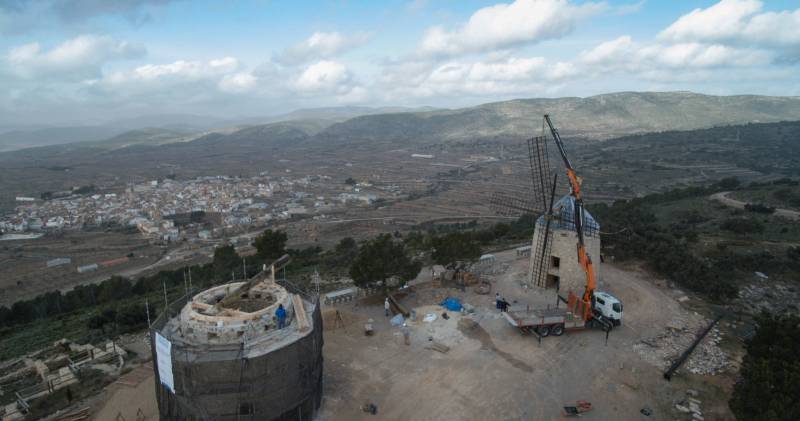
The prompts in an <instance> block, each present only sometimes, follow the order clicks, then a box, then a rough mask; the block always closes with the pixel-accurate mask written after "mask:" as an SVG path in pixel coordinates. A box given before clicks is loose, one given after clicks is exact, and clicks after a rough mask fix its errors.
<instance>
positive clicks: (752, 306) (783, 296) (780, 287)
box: [739, 281, 800, 314]
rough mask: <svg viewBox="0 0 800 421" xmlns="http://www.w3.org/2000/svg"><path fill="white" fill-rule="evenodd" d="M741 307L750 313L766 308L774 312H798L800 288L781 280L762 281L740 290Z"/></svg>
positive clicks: (756, 312)
mask: <svg viewBox="0 0 800 421" xmlns="http://www.w3.org/2000/svg"><path fill="white" fill-rule="evenodd" d="M739 298H740V300H739V302H740V308H741V309H742V310H743V311H744V312H745V313H748V314H758V313H760V312H761V311H762V310H766V311H768V312H770V313H773V314H782V313H789V312H796V311H797V307H796V305H797V304H796V303H797V301H798V299H800V290H798V289H797V288H796V287H794V286H792V285H785V284H783V283H781V282H771V281H770V282H767V281H760V282H755V283H752V284H750V285H747V286H745V287H743V288H741V289H740V290H739Z"/></svg>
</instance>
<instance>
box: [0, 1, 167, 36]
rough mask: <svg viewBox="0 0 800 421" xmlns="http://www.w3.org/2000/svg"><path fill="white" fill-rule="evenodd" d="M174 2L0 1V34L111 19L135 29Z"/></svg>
mask: <svg viewBox="0 0 800 421" xmlns="http://www.w3.org/2000/svg"><path fill="white" fill-rule="evenodd" d="M177 1H181V0H37V1H27V0H2V1H0V33H8V34H14V35H18V34H20V33H25V32H29V31H31V30H33V29H34V28H44V27H52V26H53V25H60V24H82V23H84V22H87V21H90V20H92V19H95V18H100V17H114V16H119V17H122V18H123V19H125V20H127V21H129V22H131V23H133V24H137V25H138V24H142V23H144V22H147V21H149V20H150V19H151V18H152V15H153V12H154V11H156V10H157V9H158V8H159V7H163V6H164V5H166V4H168V3H173V2H177Z"/></svg>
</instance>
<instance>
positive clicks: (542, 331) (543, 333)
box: [537, 326, 550, 338]
mask: <svg viewBox="0 0 800 421" xmlns="http://www.w3.org/2000/svg"><path fill="white" fill-rule="evenodd" d="M537 331H538V332H539V336H541V337H543V338H545V337H547V335H549V334H550V328H549V327H547V326H540V327H539V329H537Z"/></svg>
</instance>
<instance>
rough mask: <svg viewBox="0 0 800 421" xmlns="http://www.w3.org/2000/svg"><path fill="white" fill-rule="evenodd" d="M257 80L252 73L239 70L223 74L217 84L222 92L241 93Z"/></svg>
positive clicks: (251, 87) (251, 86) (250, 87)
mask: <svg viewBox="0 0 800 421" xmlns="http://www.w3.org/2000/svg"><path fill="white" fill-rule="evenodd" d="M257 82H258V79H257V78H256V77H255V76H253V74H252V73H247V72H240V73H235V74H232V75H225V76H223V77H222V79H221V80H220V81H219V83H218V84H217V86H219V89H220V90H222V91H224V92H232V93H243V92H247V91H249V90H251V89H253V88H254V87H255V86H256V83H257Z"/></svg>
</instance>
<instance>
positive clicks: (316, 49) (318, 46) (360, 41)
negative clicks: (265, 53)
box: [276, 32, 370, 65]
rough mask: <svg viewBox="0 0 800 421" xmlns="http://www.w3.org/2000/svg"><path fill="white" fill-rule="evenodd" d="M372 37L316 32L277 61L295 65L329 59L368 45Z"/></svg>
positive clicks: (363, 34)
mask: <svg viewBox="0 0 800 421" xmlns="http://www.w3.org/2000/svg"><path fill="white" fill-rule="evenodd" d="M369 39H370V35H369V34H366V33H358V34H353V35H349V36H348V35H343V34H341V33H339V32H314V33H313V34H311V36H310V37H308V38H307V39H305V40H304V41H303V42H300V43H298V44H295V45H293V46H291V47H289V48H286V49H285V50H283V51H282V52H281V54H279V55H278V56H277V57H276V61H278V62H280V63H283V64H288V65H294V64H301V63H305V62H309V61H314V60H320V59H328V58H333V57H336V56H338V55H340V54H343V53H345V52H347V51H349V50H352V49H354V48H357V47H360V46H362V45H364V44H366V43H367V42H368V41H369Z"/></svg>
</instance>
